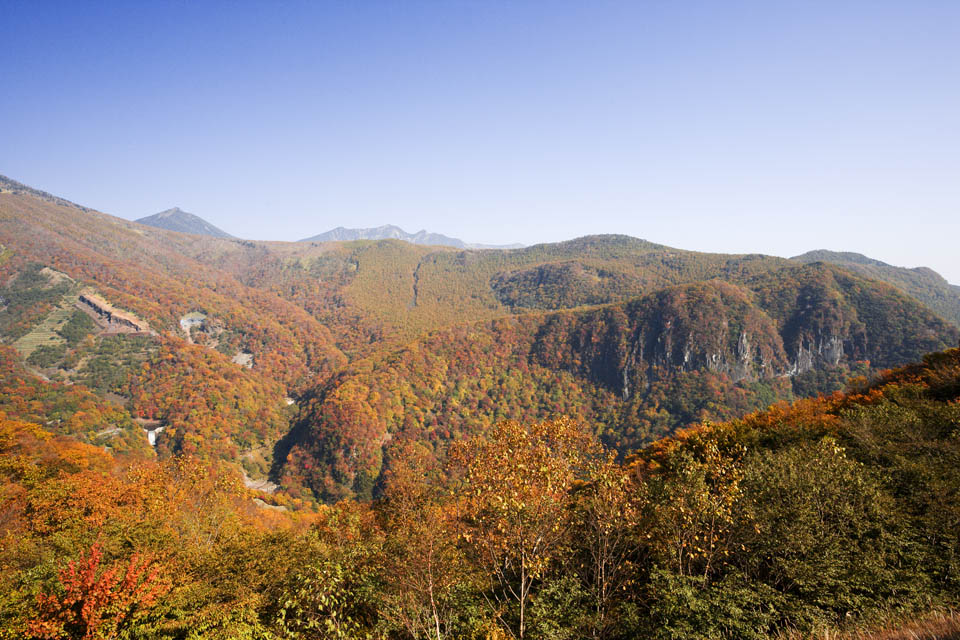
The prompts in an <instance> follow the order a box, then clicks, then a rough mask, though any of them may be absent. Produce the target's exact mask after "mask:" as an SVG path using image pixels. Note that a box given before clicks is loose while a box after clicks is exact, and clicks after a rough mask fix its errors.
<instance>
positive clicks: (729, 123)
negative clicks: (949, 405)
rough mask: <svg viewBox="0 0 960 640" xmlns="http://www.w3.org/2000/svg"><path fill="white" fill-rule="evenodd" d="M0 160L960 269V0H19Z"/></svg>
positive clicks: (12, 12)
mask: <svg viewBox="0 0 960 640" xmlns="http://www.w3.org/2000/svg"><path fill="white" fill-rule="evenodd" d="M0 15H3V21H4V23H5V24H4V28H3V34H4V35H3V37H2V38H0V61H2V63H3V64H2V68H3V75H2V85H0V86H2V89H0V126H2V134H0V173H3V174H5V175H8V176H10V177H12V178H14V179H17V180H20V181H22V182H25V183H27V184H30V185H32V186H36V187H38V188H41V189H44V190H47V191H50V192H53V193H56V194H58V195H62V196H64V197H67V198H70V199H72V200H75V201H77V202H80V203H83V204H85V205H88V206H92V207H95V208H97V209H100V210H102V211H105V212H108V213H112V214H115V215H119V216H121V217H126V218H136V217H140V216H144V215H148V214H151V213H155V212H157V211H160V210H162V209H166V208H168V207H171V206H174V205H177V206H180V207H182V208H184V209H186V210H188V211H192V212H194V213H196V214H198V215H200V216H202V217H204V218H206V219H208V220H210V221H211V222H213V223H214V224H216V225H218V226H220V227H222V228H224V229H226V230H227V231H229V232H231V233H233V234H235V235H240V236H244V237H250V238H258V239H286V240H294V239H298V238H302V237H306V236H310V235H314V234H316V233H320V232H322V231H325V230H327V229H329V228H332V227H335V226H340V225H342V226H348V227H366V226H376V225H380V224H385V223H393V224H397V225H400V226H402V227H404V228H406V229H407V230H409V231H417V230H419V229H421V228H426V229H429V230H431V231H437V232H441V233H446V234H448V235H453V236H457V237H461V238H463V239H465V240H468V241H472V242H489V243H505V242H523V243H527V244H530V243H535V242H543V241H556V240H563V239H567V238H572V237H576V236H579V235H585V234H591V233H626V234H629V235H634V236H638V237H642V238H646V239H649V240H651V241H654V242H660V243H664V244H669V245H673V246H677V247H680V248H685V249H694V250H703V251H723V252H756V253H768V254H774V255H794V254H796V253H801V252H803V251H806V250H809V249H815V248H828V249H836V250H850V251H859V252H862V253H866V254H868V255H871V256H873V257H876V258H880V259H882V260H885V261H887V262H891V263H894V264H899V265H904V266H917V265H927V266H931V267H933V268H934V269H936V270H938V271H940V272H941V273H942V274H944V275H945V276H946V277H947V278H948V279H949V280H951V281H952V282H955V283H960V250H958V248H957V247H958V245H960V242H958V238H960V2H956V1H953V0H951V1H949V2H948V1H944V2H925V1H923V0H903V1H901V2H886V1H884V0H873V1H870V2H853V1H851V2H842V1H838V0H834V1H831V2H816V1H808V2H767V1H764V2H737V1H735V0H729V1H726V0H725V1H722V2H721V1H710V2H682V1H681V2H669V1H662V2H659V1H658V2H643V1H640V0H634V1H631V2H605V1H603V0H597V1H591V2H564V1H562V0H557V1H552V2H534V1H533V0H527V1H514V2H505V1H504V2H500V1H498V0H484V1H476V2H474V1H470V2H468V1H455V0H450V1H447V2H439V1H437V2H417V1H411V0H404V1H403V2H396V1H390V2H347V1H343V2H304V3H299V2H229V3H215V2H162V3H150V2H144V3H139V2H117V3H108V2H95V1H91V2H82V3H77V2H65V3H57V2H35V1H33V0H27V1H23V2H20V1H12V2H11V1H10V0H0Z"/></svg>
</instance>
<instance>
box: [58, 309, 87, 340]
mask: <svg viewBox="0 0 960 640" xmlns="http://www.w3.org/2000/svg"><path fill="white" fill-rule="evenodd" d="M96 329H97V325H96V323H95V322H94V321H93V320H92V319H91V318H90V316H88V315H87V314H86V313H84V312H83V311H80V310H77V311H74V312H73V315H71V316H70V319H69V320H68V321H67V323H66V324H65V325H63V326H62V327H61V328H60V329H59V330H58V331H57V333H59V334H60V336H61V337H62V338H64V339H65V340H66V341H67V345H68V346H71V347H73V346H76V344H77V343H78V342H80V341H81V340H83V339H84V338H85V337H87V336H88V335H90V334H91V333H94V331H96Z"/></svg>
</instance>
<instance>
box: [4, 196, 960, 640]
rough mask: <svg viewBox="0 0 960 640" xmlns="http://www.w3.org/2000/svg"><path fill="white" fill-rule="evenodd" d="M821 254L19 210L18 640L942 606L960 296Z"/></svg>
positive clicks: (7, 301)
mask: <svg viewBox="0 0 960 640" xmlns="http://www.w3.org/2000/svg"><path fill="white" fill-rule="evenodd" d="M6 184H10V181H4V179H0V186H2V185H6ZM12 184H14V186H16V184H15V183H12ZM815 257H816V256H815V255H808V256H801V259H799V260H793V261H792V260H784V259H780V258H773V257H769V256H759V255H739V256H733V255H719V254H702V253H694V252H688V251H682V250H677V249H672V248H669V247H664V246H661V245H656V244H652V243H649V242H646V241H643V240H637V239H634V238H627V237H622V236H596V237H587V238H580V239H577V240H573V241H570V242H566V243H558V244H551V245H538V246H535V247H529V248H526V249H519V250H510V251H478V250H458V249H452V248H449V247H428V246H420V245H411V244H407V243H404V242H399V241H379V242H374V241H357V242H346V243H315V242H301V243H264V242H251V241H246V240H236V239H218V238H209V237H201V236H191V235H187V234H180V233H176V232H170V231H165V230H160V229H154V228H150V227H144V226H141V225H136V224H133V223H129V222H126V221H121V220H119V219H116V218H112V217H110V216H106V215H103V214H100V213H97V212H94V211H90V210H88V209H84V208H82V207H77V206H75V205H71V204H70V203H67V202H66V201H62V200H59V199H57V198H54V197H53V196H49V195H48V194H38V193H37V192H33V191H31V190H29V189H28V188H25V187H22V185H20V186H19V187H16V188H8V189H6V192H5V193H0V342H2V344H0V477H2V485H0V504H2V506H0V638H85V639H89V640H93V639H96V638H264V639H266V638H298V637H302V638H317V637H330V638H334V637H341V638H367V637H369V638H398V639H399V638H544V639H546V638H556V639H560V638H587V637H590V638H634V637H663V638H716V637H730V638H751V637H755V638H765V637H771V636H777V635H778V634H779V635H789V634H790V633H793V632H798V633H803V634H807V633H819V632H822V631H823V630H828V629H854V628H864V627H871V626H873V625H878V624H889V623H895V622H896V621H898V620H901V619H904V618H910V617H913V616H920V615H925V614H926V613H929V612H932V611H938V610H949V609H950V608H951V607H953V606H955V605H957V604H958V597H960V559H958V556H957V553H958V551H960V540H958V534H957V532H958V531H960V504H958V502H957V500H958V495H960V493H958V491H960V476H958V474H957V471H956V469H957V462H958V460H957V457H958V453H960V451H958V448H957V447H958V444H957V443H958V442H960V436H958V433H960V431H958V430H960V413H958V407H960V403H958V396H960V352H958V350H956V349H951V348H952V347H955V346H956V345H957V342H958V339H960V329H958V326H957V324H956V318H954V316H953V315H952V311H951V310H952V309H953V308H954V307H953V306H952V305H954V303H955V302H956V303H957V308H960V295H956V298H957V300H956V301H954V300H953V298H951V297H950V296H951V295H955V293H954V294H951V291H952V290H951V289H950V288H949V287H945V288H944V287H941V286H940V285H939V284H938V281H936V279H935V278H933V277H932V276H929V274H927V273H926V272H915V271H916V270H897V269H896V268H893V267H889V266H888V265H882V266H881V265H879V264H873V263H864V264H862V261H857V260H854V259H851V258H850V257H849V256H846V255H845V254H843V255H840V254H837V255H834V254H830V255H827V254H824V255H821V256H819V257H820V258H822V259H820V260H817V259H814V258H815ZM855 266H856V267H857V268H855ZM860 267H863V268H860ZM866 267H869V269H867V268H866ZM84 291H94V292H96V294H97V295H98V296H101V297H102V298H103V299H105V300H108V301H109V303H110V304H111V305H113V307H114V308H116V309H118V310H122V312H123V313H125V314H132V315H133V316H135V317H136V318H137V319H138V321H141V322H142V324H143V326H144V327H147V326H148V327H149V328H143V329H142V330H132V329H131V328H130V327H122V326H118V325H115V324H111V322H110V320H109V319H108V318H105V317H104V316H103V314H102V313H100V312H99V311H97V310H96V309H93V308H92V307H90V306H89V305H86V306H85V305H84V303H83V302H82V301H81V300H80V295H81V293H82V292H84ZM931 296H933V297H931ZM936 296H940V298H936ZM935 298H936V299H935ZM937 300H939V302H937ZM931 353H932V354H933V355H929V356H926V357H925V354H931ZM921 360H922V361H923V364H920V365H912V366H908V367H906V368H899V369H894V371H892V372H891V371H887V370H888V369H890V368H896V367H902V366H903V365H907V364H908V363H911V362H919V361H921ZM843 390H848V391H847V392H846V393H845V394H844V393H840V392H841V391H843ZM148 433H149V439H148Z"/></svg>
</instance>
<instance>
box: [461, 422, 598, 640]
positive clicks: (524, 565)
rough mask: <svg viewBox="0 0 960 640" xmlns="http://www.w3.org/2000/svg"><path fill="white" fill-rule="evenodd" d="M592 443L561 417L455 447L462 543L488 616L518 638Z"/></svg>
mask: <svg viewBox="0 0 960 640" xmlns="http://www.w3.org/2000/svg"><path fill="white" fill-rule="evenodd" d="M599 451H600V449H599V445H597V443H596V441H595V440H594V439H593V438H592V437H590V436H589V435H587V434H586V433H585V432H584V431H583V430H581V428H580V427H579V426H578V425H577V424H575V423H574V422H573V421H571V420H570V419H568V418H559V419H556V420H548V421H545V422H537V423H533V424H526V425H525V424H521V423H519V422H503V423H501V424H499V425H497V426H496V427H495V428H494V429H493V431H492V433H491V434H490V436H489V437H487V438H484V437H478V438H476V439H473V440H471V441H469V442H467V443H466V444H465V445H463V446H461V447H458V448H456V450H455V451H454V452H453V454H452V460H453V462H454V466H455V468H458V469H460V470H461V471H462V473H463V476H462V483H463V487H462V490H461V495H462V496H463V501H462V504H461V509H462V511H461V523H462V526H463V533H462V539H463V541H464V542H465V544H466V546H467V548H468V549H469V550H470V552H471V553H472V555H473V557H474V561H475V562H476V563H477V564H478V565H479V566H480V567H481V568H482V570H483V571H484V572H485V573H486V575H487V576H489V578H490V581H491V584H490V589H489V592H488V601H489V604H490V605H491V609H492V611H493V614H494V616H495V617H496V618H497V619H498V620H499V621H500V623H501V625H502V626H503V627H504V628H505V630H506V631H507V632H509V633H511V634H512V635H514V636H515V637H517V638H521V639H522V638H523V637H525V635H526V632H527V626H528V619H527V617H528V616H527V613H528V612H527V609H528V606H529V603H530V600H531V596H532V593H533V591H534V589H535V587H536V585H537V584H538V583H539V582H540V581H542V579H543V578H544V577H545V576H546V574H547V573H548V571H549V569H550V567H551V564H552V563H553V562H554V561H555V560H556V559H557V558H559V557H560V556H561V555H562V554H563V553H564V552H565V551H566V548H567V546H566V542H567V533H568V531H569V529H570V526H571V524H572V521H573V519H572V513H571V503H572V497H571V490H572V489H573V487H574V484H575V483H576V482H577V481H578V480H580V479H582V478H583V476H584V474H585V472H586V470H587V462H588V461H589V460H590V459H591V458H592V457H594V456H596V455H597V454H598V453H599Z"/></svg>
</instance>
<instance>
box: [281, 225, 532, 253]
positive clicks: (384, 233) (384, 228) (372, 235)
mask: <svg viewBox="0 0 960 640" xmlns="http://www.w3.org/2000/svg"><path fill="white" fill-rule="evenodd" d="M354 240H403V241H405V242H410V243H412V244H420V245H428V246H433V245H439V246H445V247H455V248H457V249H520V248H522V247H523V245H522V244H516V243H514V244H504V245H495V244H479V243H468V242H464V241H463V240H460V239H459V238H451V237H450V236H446V235H443V234H442V233H431V232H429V231H427V230H426V229H421V230H420V231H418V232H416V233H408V232H407V231H404V230H403V229H401V228H400V227H398V226H396V225H393V224H385V225H381V226H379V227H371V228H367V229H350V228H347V227H337V228H335V229H331V230H330V231H326V232H324V233H320V234H317V235H315V236H310V237H309V238H304V239H302V240H299V241H298V242H350V241H354Z"/></svg>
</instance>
